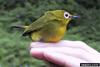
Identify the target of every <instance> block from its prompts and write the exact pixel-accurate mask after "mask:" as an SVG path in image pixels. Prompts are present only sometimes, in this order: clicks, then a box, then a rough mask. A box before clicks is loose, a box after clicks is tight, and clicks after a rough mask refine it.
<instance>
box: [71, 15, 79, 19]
mask: <svg viewBox="0 0 100 67" xmlns="http://www.w3.org/2000/svg"><path fill="white" fill-rule="evenodd" d="M70 18H72V19H77V18H80V16H75V15H72V16H70Z"/></svg>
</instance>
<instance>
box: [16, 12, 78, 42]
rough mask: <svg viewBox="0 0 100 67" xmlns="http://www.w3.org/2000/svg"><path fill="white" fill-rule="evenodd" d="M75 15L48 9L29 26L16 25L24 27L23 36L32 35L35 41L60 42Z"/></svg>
mask: <svg viewBox="0 0 100 67" xmlns="http://www.w3.org/2000/svg"><path fill="white" fill-rule="evenodd" d="M72 18H78V16H73V15H71V14H70V13H68V12H66V11H65V10H54V11H47V12H45V14H44V15H43V16H41V17H40V18H39V19H37V20H36V21H34V22H33V23H32V24H30V25H29V26H15V27H18V28H24V29H25V30H24V33H23V34H22V35H23V36H27V35H28V36H30V37H31V39H32V40H33V41H41V42H58V41H60V40H61V39H62V38H63V36H64V34H65V32H66V26H67V25H68V23H69V22H70V20H71V19H72Z"/></svg>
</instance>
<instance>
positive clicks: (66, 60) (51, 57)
mask: <svg viewBox="0 0 100 67" xmlns="http://www.w3.org/2000/svg"><path fill="white" fill-rule="evenodd" d="M44 57H45V58H46V59H47V60H48V61H49V62H52V63H54V64H56V65H60V66H62V67H73V66H74V67H80V63H87V61H85V60H82V59H79V58H76V57H72V56H68V55H64V54H61V53H57V52H45V53H44Z"/></svg>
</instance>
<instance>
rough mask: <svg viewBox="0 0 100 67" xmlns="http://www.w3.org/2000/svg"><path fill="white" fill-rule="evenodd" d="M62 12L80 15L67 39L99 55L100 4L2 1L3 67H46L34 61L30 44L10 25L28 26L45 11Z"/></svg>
mask: <svg viewBox="0 0 100 67" xmlns="http://www.w3.org/2000/svg"><path fill="white" fill-rule="evenodd" d="M56 9H63V10H66V11H69V12H70V13H71V14H74V15H80V16H81V18H80V19H78V20H72V21H71V23H70V24H69V25H68V32H67V35H65V37H64V39H66V40H81V41H84V42H86V43H87V44H88V45H89V46H91V47H93V48H94V49H96V50H98V51H100V0H0V67H46V65H45V63H44V62H42V61H40V60H36V59H34V58H32V57H31V56H30V54H29V51H28V48H29V44H30V42H31V40H30V39H29V38H28V37H22V36H21V33H22V31H23V30H20V31H19V30H10V26H11V25H15V24H17V25H18V24H23V25H28V24H30V23H32V22H33V21H34V20H36V19H37V18H39V17H40V16H41V15H43V13H44V12H45V11H48V10H56Z"/></svg>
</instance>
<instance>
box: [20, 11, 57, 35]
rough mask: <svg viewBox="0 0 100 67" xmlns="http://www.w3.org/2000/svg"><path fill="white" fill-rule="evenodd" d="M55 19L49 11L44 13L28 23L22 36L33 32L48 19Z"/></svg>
mask: <svg viewBox="0 0 100 67" xmlns="http://www.w3.org/2000/svg"><path fill="white" fill-rule="evenodd" d="M54 19H56V17H55V16H53V15H52V14H51V13H46V14H45V15H44V16H42V17H40V18H39V19H37V20H36V21H35V22H33V23H32V24H30V25H29V26H28V27H27V28H26V29H25V31H24V33H23V34H22V35H23V36H26V35H27V34H29V33H31V32H35V31H38V30H40V29H41V28H42V27H43V26H44V25H47V24H48V21H50V20H54Z"/></svg>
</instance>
